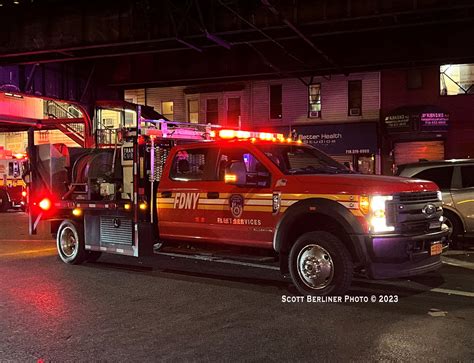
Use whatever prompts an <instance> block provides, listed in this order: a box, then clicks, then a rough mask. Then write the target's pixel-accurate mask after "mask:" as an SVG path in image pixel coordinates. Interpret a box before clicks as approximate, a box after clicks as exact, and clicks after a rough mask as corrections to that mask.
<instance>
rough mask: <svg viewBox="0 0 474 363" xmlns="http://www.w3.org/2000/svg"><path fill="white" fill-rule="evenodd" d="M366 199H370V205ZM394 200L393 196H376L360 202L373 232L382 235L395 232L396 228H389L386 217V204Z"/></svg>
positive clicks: (362, 199)
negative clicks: (381, 233) (382, 233)
mask: <svg viewBox="0 0 474 363" xmlns="http://www.w3.org/2000/svg"><path fill="white" fill-rule="evenodd" d="M366 199H368V203H367V201H366ZM392 199H393V197H392V196H391V195H374V196H372V197H370V198H368V197H362V198H361V200H360V201H359V207H360V209H361V211H362V212H363V213H364V214H366V215H367V219H368V221H369V226H370V231H371V232H374V233H380V232H391V231H394V230H395V227H394V226H387V216H386V202H387V201H388V200H392ZM360 202H362V203H360ZM367 204H368V205H367ZM367 207H369V208H367Z"/></svg>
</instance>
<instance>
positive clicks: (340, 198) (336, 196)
mask: <svg viewBox="0 0 474 363" xmlns="http://www.w3.org/2000/svg"><path fill="white" fill-rule="evenodd" d="M281 198H282V199H297V200H301V199H308V198H326V199H331V200H338V201H346V202H351V201H353V202H356V201H358V200H359V196H358V195H352V194H299V193H296V194H294V193H290V194H287V193H284V194H282V195H281Z"/></svg>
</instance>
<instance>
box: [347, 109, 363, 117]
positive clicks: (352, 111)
mask: <svg viewBox="0 0 474 363" xmlns="http://www.w3.org/2000/svg"><path fill="white" fill-rule="evenodd" d="M360 114H361V112H360V108H359V107H354V108H350V109H349V116H360Z"/></svg>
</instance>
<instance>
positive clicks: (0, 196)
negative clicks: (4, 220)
mask: <svg viewBox="0 0 474 363" xmlns="http://www.w3.org/2000/svg"><path fill="white" fill-rule="evenodd" d="M8 209H10V199H9V198H8V194H7V192H6V191H4V190H0V212H2V213H3V212H6V211H7V210H8Z"/></svg>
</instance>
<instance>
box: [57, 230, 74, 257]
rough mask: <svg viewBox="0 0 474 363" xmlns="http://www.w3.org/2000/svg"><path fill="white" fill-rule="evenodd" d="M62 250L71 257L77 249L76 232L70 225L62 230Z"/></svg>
mask: <svg viewBox="0 0 474 363" xmlns="http://www.w3.org/2000/svg"><path fill="white" fill-rule="evenodd" d="M59 242H60V246H61V251H62V253H63V254H64V255H65V256H66V257H71V256H73V255H74V253H75V252H76V251H77V238H76V234H75V233H74V231H73V230H72V228H70V227H66V228H64V229H63V230H62V231H61V236H60V239H59Z"/></svg>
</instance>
